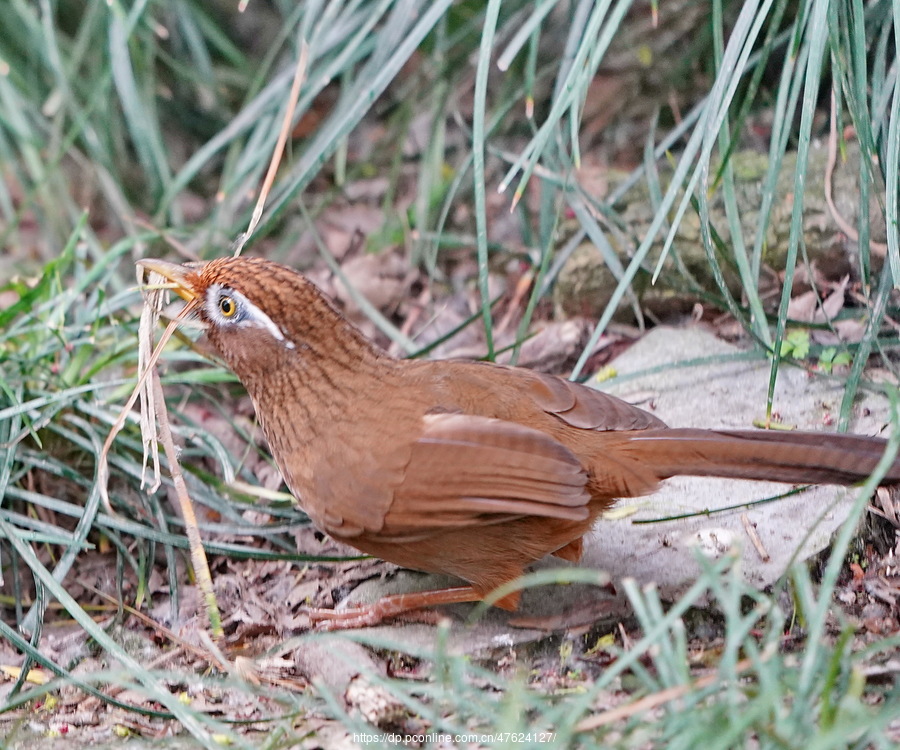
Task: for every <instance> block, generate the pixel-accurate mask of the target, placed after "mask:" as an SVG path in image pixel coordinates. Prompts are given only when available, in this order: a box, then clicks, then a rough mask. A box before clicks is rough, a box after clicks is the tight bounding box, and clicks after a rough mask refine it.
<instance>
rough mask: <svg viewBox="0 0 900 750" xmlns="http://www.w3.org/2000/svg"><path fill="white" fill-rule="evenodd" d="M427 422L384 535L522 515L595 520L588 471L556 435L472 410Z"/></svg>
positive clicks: (387, 517) (396, 493)
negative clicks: (590, 513)
mask: <svg viewBox="0 0 900 750" xmlns="http://www.w3.org/2000/svg"><path fill="white" fill-rule="evenodd" d="M424 421H425V429H424V431H423V433H422V435H421V436H420V437H419V438H418V440H416V441H415V443H413V446H412V453H411V456H410V461H409V464H408V465H407V467H406V471H405V474H404V476H403V479H402V481H401V482H400V484H399V485H398V486H397V487H396V488H395V489H394V497H393V502H392V503H391V506H390V509H389V510H388V512H387V514H386V515H385V518H384V524H383V527H382V528H381V529H380V530H379V535H380V536H384V537H386V538H387V537H395V538H398V539H399V538H403V537H404V536H415V535H416V534H421V533H423V532H427V530H429V529H435V528H448V527H456V528H458V527H461V526H468V525H474V524H484V523H492V522H500V521H503V520H509V519H510V518H511V517H522V516H543V517H547V518H558V519H564V520H570V521H583V520H585V519H587V517H588V509H587V503H588V501H589V500H590V495H589V494H588V491H587V488H586V483H587V474H586V472H585V470H584V468H583V467H582V466H581V463H580V462H579V461H578V459H577V458H576V457H575V455H574V454H573V453H572V452H571V451H570V450H569V449H568V448H566V447H565V446H563V445H562V444H560V443H558V442H557V441H556V440H554V439H553V438H552V437H550V436H549V435H547V434H545V433H543V432H540V431H538V430H534V429H531V428H529V427H524V426H522V425H519V424H514V423H511V422H504V421H502V420H499V419H489V418H487V417H476V416H471V415H466V414H431V415H427V416H426V417H425V418H424Z"/></svg>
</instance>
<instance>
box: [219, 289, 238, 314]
mask: <svg viewBox="0 0 900 750" xmlns="http://www.w3.org/2000/svg"><path fill="white" fill-rule="evenodd" d="M219 312H220V313H222V315H224V316H225V317H226V318H231V317H233V316H234V314H235V313H236V312H237V303H236V302H235V301H234V299H233V298H232V297H229V296H228V295H227V294H223V295H222V296H221V297H219Z"/></svg>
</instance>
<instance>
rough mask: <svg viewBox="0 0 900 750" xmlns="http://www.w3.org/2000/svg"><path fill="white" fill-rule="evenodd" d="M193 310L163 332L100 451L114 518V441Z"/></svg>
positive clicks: (102, 480) (100, 474)
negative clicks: (111, 461) (111, 478)
mask: <svg viewBox="0 0 900 750" xmlns="http://www.w3.org/2000/svg"><path fill="white" fill-rule="evenodd" d="M193 310H194V305H190V304H188V305H185V307H184V309H183V310H182V311H181V312H180V313H179V314H178V315H177V316H176V317H175V319H174V320H173V321H172V322H171V323H170V324H169V326H168V327H167V328H166V330H165V331H163V335H162V336H161V337H160V339H159V343H158V344H157V345H156V348H155V349H154V350H153V354H151V355H150V359H149V360H148V361H147V364H146V368H145V369H144V370H142V371H141V374H140V377H139V378H138V382H137V385H135V387H134V390H133V391H132V392H131V395H130V396H129V397H128V401H126V402H125V406H123V407H122V411H120V412H119V416H118V417H116V421H115V422H114V423H113V426H112V427H110V429H109V434H108V435H107V436H106V442H104V443H103V450H101V451H100V457H99V458H98V462H99V464H100V466H99V467H98V469H97V481H98V482H99V484H100V500H101V502H102V503H103V508H104V510H105V511H106V512H107V513H109V515H111V516H113V517H114V518H117V517H118V515H119V514H118V513H116V512H115V511H114V510H113V508H112V505H111V504H110V502H109V450H110V448H112V444H113V440H115V439H116V435H118V434H119V432H120V431H121V430H122V428H123V427H124V426H125V419H126V418H127V417H128V414H129V412H130V411H131V410H132V408H133V407H134V403H135V401H137V400H138V396H140V394H141V390H142V389H143V388H144V387H145V386H146V384H147V379H148V378H149V377H150V372H151V371H152V370H153V367H154V366H155V365H156V363H157V361H158V360H159V357H160V355H161V354H162V350H163V347H164V346H165V345H166V344H167V343H168V341H169V339H170V338H172V334H173V333H175V329H176V328H177V327H178V324H179V323H181V321H183V320H184V319H185V318H187V317H188V316H189V315H190V314H191V313H192V312H193Z"/></svg>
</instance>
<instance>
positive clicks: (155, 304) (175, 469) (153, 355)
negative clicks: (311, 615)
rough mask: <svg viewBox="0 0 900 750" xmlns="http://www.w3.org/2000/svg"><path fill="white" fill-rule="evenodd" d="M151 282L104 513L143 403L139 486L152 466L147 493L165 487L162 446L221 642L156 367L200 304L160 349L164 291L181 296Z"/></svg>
mask: <svg viewBox="0 0 900 750" xmlns="http://www.w3.org/2000/svg"><path fill="white" fill-rule="evenodd" d="M143 275H144V269H143V268H141V267H140V266H139V267H138V283H139V284H143V278H142V277H143ZM148 281H149V283H148V284H147V285H146V286H144V290H143V291H144V308H143V310H142V311H141V320H140V325H139V327H138V373H139V377H138V382H137V385H135V387H134V390H133V391H132V392H131V395H130V396H129V398H128V401H127V402H126V404H125V406H124V407H123V409H122V411H121V412H120V413H119V416H118V417H117V419H116V421H115V423H114V424H113V426H112V428H110V431H109V435H108V436H107V438H106V442H105V443H104V444H103V450H102V451H101V453H100V468H99V481H100V496H101V499H102V501H103V505H104V507H105V508H106V511H107V512H108V513H110V514H111V515H116V514H115V512H114V511H113V509H112V505H111V503H110V501H109V492H108V483H109V461H108V457H109V451H110V448H111V447H112V443H113V440H115V437H116V435H117V434H118V433H119V432H120V431H121V429H122V427H123V426H124V425H125V420H126V419H127V417H128V413H129V412H130V411H131V409H132V408H133V407H134V404H135V402H136V401H137V400H138V398H140V401H141V416H140V425H141V442H142V444H143V447H144V461H143V475H142V477H141V486H142V487H143V486H144V484H145V481H146V473H147V464H148V461H152V463H153V479H152V483H151V486H150V487H149V488H148V491H149V492H155V491H156V490H157V489H158V488H159V485H160V484H161V482H162V478H161V472H160V464H159V443H160V442H161V443H162V444H163V449H164V450H165V452H166V458H167V459H168V462H169V471H170V473H171V475H172V483H173V485H174V487H175V492H176V494H177V496H178V502H179V507H180V508H181V515H182V518H183V519H184V523H185V533H186V534H187V537H188V542H189V544H190V552H191V563H192V565H193V568H194V574H195V576H196V578H197V584H198V585H199V587H200V590H201V592H202V593H203V598H204V600H205V602H206V611H207V615H208V617H209V623H210V629H211V630H212V634H213V636H214V637H216V638H218V637H221V636H222V634H223V631H222V618H221V615H220V614H219V608H218V604H217V603H216V599H215V594H214V593H213V588H212V575H211V574H210V572H209V563H208V561H207V559H206V552H205V551H204V549H203V542H202V540H201V538H200V529H199V528H198V527H197V517H196V514H195V513H194V506H193V504H192V503H191V499H190V496H189V495H188V491H187V485H186V484H185V481H184V476H183V475H182V473H181V467H180V466H179V464H178V453H177V450H176V448H175V443H174V441H173V440H172V431H171V429H170V427H169V415H168V412H167V411H166V402H165V396H164V394H163V390H162V383H161V382H160V380H159V372H158V371H157V370H156V363H157V362H158V361H159V357H160V355H161V354H162V350H163V347H165V345H166V344H167V343H168V341H169V339H170V338H171V337H172V334H173V333H175V330H176V329H177V328H178V325H179V324H180V323H181V322H182V321H184V320H185V319H186V318H187V317H188V316H189V315H190V314H191V313H192V312H193V311H194V309H195V308H196V307H197V305H198V304H199V302H198V300H197V299H196V298H191V299H190V300H189V301H188V303H187V304H186V305H185V306H184V309H183V310H182V311H181V312H180V313H179V314H178V315H177V316H175V317H174V318H173V319H172V320H171V321H170V323H169V325H168V326H166V329H165V331H163V335H162V336H161V337H160V339H159V342H158V343H157V344H156V347H155V348H154V346H153V331H154V330H155V329H156V326H157V324H158V323H159V318H160V313H161V312H162V310H163V308H164V307H165V292H166V290H168V289H172V290H174V291H176V292H178V291H179V288H178V287H177V283H176V282H171V281H168V280H167V279H166V278H165V277H163V276H162V275H161V274H159V273H158V272H157V271H154V270H150V271H149V279H148Z"/></svg>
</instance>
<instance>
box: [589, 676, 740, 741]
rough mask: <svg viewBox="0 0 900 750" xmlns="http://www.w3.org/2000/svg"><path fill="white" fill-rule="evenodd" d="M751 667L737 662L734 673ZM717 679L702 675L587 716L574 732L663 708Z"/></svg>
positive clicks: (711, 683)
mask: <svg viewBox="0 0 900 750" xmlns="http://www.w3.org/2000/svg"><path fill="white" fill-rule="evenodd" d="M753 665H754V662H753V661H752V660H751V659H743V660H742V661H739V662H738V663H737V664H735V666H734V672H735V674H741V673H743V672H746V671H747V670H748V669H750V668H751V667H752V666H753ZM719 679H720V675H719V673H718V672H715V673H713V674H708V675H704V676H703V677H700V678H698V679H697V680H695V681H694V682H692V683H686V684H684V685H675V686H673V687H670V688H666V689H665V690H660V691H659V692H658V693H653V694H652V695H647V696H644V697H643V698H641V699H640V700H636V701H634V702H632V703H627V704H625V705H624V706H617V707H616V708H612V709H610V710H609V711H604V712H603V713H601V714H597V715H595V716H589V717H588V718H586V719H583V720H582V721H580V722H579V723H578V724H577V725H576V726H575V731H577V732H590V731H592V730H594V729H599V728H600V727H603V726H609V725H610V724H615V723H616V722H618V721H622V720H624V719H630V718H631V717H632V716H634V715H635V714H639V713H642V712H644V711H649V710H650V709H653V708H658V707H659V706H664V705H665V704H666V703H671V702H672V701H674V700H677V699H678V698H681V697H683V696H684V695H687V694H688V693H691V692H694V691H696V690H702V689H704V688H707V687H709V686H710V685H714V684H715V683H716V681H717V680H719Z"/></svg>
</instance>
